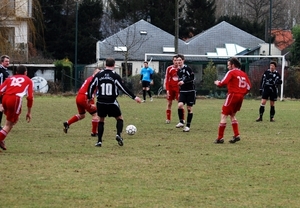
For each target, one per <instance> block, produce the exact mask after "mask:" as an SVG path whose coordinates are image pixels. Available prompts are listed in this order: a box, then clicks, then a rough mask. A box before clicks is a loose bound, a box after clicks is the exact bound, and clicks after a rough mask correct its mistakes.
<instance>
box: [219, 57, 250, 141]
mask: <svg viewBox="0 0 300 208" xmlns="http://www.w3.org/2000/svg"><path fill="white" fill-rule="evenodd" d="M227 68H228V70H229V71H228V72H227V73H226V75H225V77H224V78H223V79H222V80H221V81H219V80H216V81H214V83H215V85H217V86H218V87H224V86H227V90H228V93H227V97H226V100H225V102H224V104H223V107H222V112H221V120H220V124H219V131H218V138H217V139H216V140H215V141H214V143H215V144H222V143H224V139H223V136H224V131H225V128H226V120H227V117H228V116H230V120H231V126H232V129H233V133H234V135H233V137H232V139H231V140H230V141H229V142H230V143H235V142H237V141H240V139H241V138H240V132H239V124H238V121H237V119H236V117H235V115H236V113H237V111H239V110H240V109H241V106H242V103H243V100H244V96H245V95H246V94H247V93H248V92H249V90H250V87H251V83H250V80H249V78H248V76H247V74H246V73H245V72H243V71H242V70H241V69H240V68H241V63H240V62H239V60H238V59H237V58H230V59H229V60H228V61H227Z"/></svg>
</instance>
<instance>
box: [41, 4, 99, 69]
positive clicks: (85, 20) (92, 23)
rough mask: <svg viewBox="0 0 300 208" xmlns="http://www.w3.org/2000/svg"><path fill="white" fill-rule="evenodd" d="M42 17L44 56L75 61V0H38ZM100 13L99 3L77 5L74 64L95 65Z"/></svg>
mask: <svg viewBox="0 0 300 208" xmlns="http://www.w3.org/2000/svg"><path fill="white" fill-rule="evenodd" d="M40 4H41V8H42V11H43V14H44V16H43V18H44V27H45V29H44V38H45V45H46V47H45V50H44V53H45V56H47V57H50V58H54V59H59V60H60V59H64V58H68V59H69V60H71V61H72V62H73V63H74V62H75V32H76V31H75V30H76V2H75V0H40ZM102 13H103V5H102V0H82V1H81V2H80V3H79V6H78V31H77V32H78V39H77V41H78V42H77V46H78V53H77V57H78V63H79V64H88V63H94V62H95V57H96V55H95V46H96V42H97V41H98V40H99V39H100V38H101V33H100V32H99V28H100V21H101V17H102Z"/></svg>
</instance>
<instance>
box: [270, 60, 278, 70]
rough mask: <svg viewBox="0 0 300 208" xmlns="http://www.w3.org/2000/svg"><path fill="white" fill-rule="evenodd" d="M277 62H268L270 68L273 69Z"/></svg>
mask: <svg viewBox="0 0 300 208" xmlns="http://www.w3.org/2000/svg"><path fill="white" fill-rule="evenodd" d="M276 66H277V63H276V62H275V61H271V62H270V69H271V70H272V71H274V70H275V69H276Z"/></svg>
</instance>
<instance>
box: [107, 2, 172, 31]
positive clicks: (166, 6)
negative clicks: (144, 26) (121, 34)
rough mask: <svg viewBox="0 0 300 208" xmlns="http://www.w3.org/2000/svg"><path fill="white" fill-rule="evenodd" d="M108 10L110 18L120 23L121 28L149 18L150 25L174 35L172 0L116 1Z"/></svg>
mask: <svg viewBox="0 0 300 208" xmlns="http://www.w3.org/2000/svg"><path fill="white" fill-rule="evenodd" d="M110 8H111V12H112V18H113V19H114V20H115V21H122V23H123V25H122V26H123V27H127V26H129V25H131V24H133V23H135V22H137V21H139V20H141V19H144V20H147V19H148V18H150V23H151V24H153V25H155V26H156V27H159V28H161V29H162V30H164V31H166V32H168V33H170V34H174V31H175V26H174V16H175V1H174V0H164V1H161V0H116V1H115V3H114V4H112V3H111V4H110ZM122 26H121V27H122Z"/></svg>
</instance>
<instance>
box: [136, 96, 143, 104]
mask: <svg viewBox="0 0 300 208" xmlns="http://www.w3.org/2000/svg"><path fill="white" fill-rule="evenodd" d="M134 100H135V101H136V102H137V103H141V102H142V100H141V98H139V97H138V96H136V97H135V98H134Z"/></svg>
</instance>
